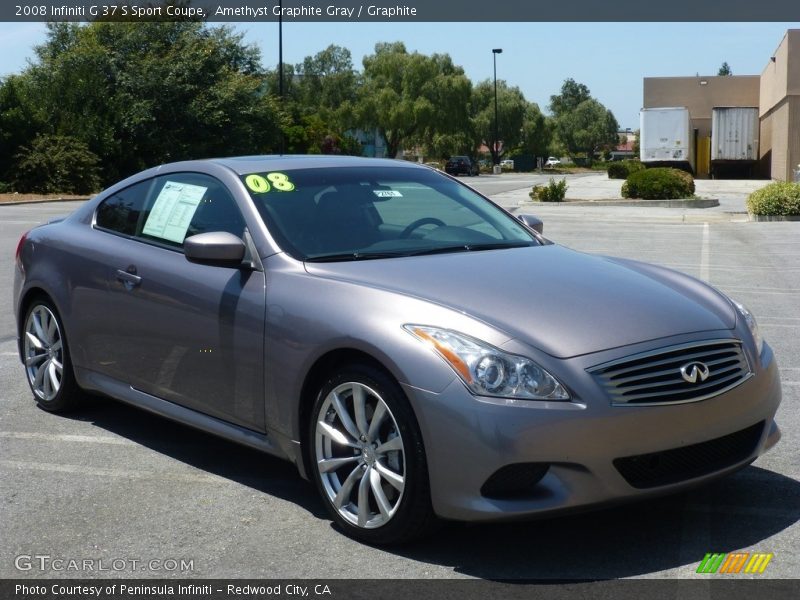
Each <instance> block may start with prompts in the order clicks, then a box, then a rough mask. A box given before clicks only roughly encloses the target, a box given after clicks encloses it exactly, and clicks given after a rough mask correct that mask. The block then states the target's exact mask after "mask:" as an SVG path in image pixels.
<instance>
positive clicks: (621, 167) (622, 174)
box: [608, 160, 647, 179]
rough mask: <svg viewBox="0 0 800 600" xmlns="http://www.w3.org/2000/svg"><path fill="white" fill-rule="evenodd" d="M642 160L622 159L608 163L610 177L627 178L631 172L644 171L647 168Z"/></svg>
mask: <svg viewBox="0 0 800 600" xmlns="http://www.w3.org/2000/svg"><path fill="white" fill-rule="evenodd" d="M646 168H647V167H645V166H644V165H643V164H642V163H641V161H638V160H621V161H618V162H612V163H611V164H610V165H608V178H609V179H627V178H628V175H630V174H631V173H636V172H637V171H643V170H644V169H646Z"/></svg>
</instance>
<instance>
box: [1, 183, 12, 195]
mask: <svg viewBox="0 0 800 600" xmlns="http://www.w3.org/2000/svg"><path fill="white" fill-rule="evenodd" d="M9 192H11V185H10V184H8V183H3V182H2V181H0V194H8V193H9Z"/></svg>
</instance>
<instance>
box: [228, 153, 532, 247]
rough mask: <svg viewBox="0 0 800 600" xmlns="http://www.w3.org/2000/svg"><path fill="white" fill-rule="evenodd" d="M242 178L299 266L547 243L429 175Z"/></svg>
mask: <svg viewBox="0 0 800 600" xmlns="http://www.w3.org/2000/svg"><path fill="white" fill-rule="evenodd" d="M242 180H243V181H244V183H245V185H246V187H247V189H248V191H249V192H250V195H251V197H252V198H253V201H254V202H255V205H256V208H257V209H258V211H259V213H260V214H261V218H262V219H263V220H264V222H265V223H266V225H267V227H268V228H269V230H270V233H272V235H273V236H274V238H275V240H276V241H277V242H278V244H279V245H280V246H281V248H282V249H283V250H285V251H286V252H288V253H289V254H290V255H291V256H293V257H294V258H297V259H298V260H310V261H335V260H363V259H373V258H392V257H399V256H414V255H421V254H434V253H437V254H438V253H444V252H468V251H478V250H495V249H502V248H512V247H519V246H537V245H540V242H539V241H538V239H537V238H536V237H535V236H534V235H533V234H532V233H530V232H529V231H528V230H527V229H526V228H525V227H524V226H523V225H522V224H521V223H519V222H518V221H517V220H516V219H514V218H512V217H509V216H508V215H507V214H506V213H504V212H503V211H502V210H500V209H499V208H497V207H496V206H495V205H493V204H492V203H491V202H488V201H487V200H486V199H484V198H483V197H481V196H480V195H479V194H477V193H476V192H474V191H472V190H471V189H470V188H468V187H467V186H465V185H462V184H460V183H458V182H456V181H453V180H451V179H449V178H447V177H444V176H442V175H440V174H438V173H436V172H435V171H433V170H429V169H413V168H407V167H345V168H312V169H293V170H286V171H280V172H274V171H273V172H263V173H250V174H247V175H243V176H242Z"/></svg>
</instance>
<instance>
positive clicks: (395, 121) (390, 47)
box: [354, 42, 472, 157]
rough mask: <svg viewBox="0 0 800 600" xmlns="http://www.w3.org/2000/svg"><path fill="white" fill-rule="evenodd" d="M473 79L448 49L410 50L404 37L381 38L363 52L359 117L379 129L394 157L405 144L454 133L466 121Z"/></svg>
mask: <svg viewBox="0 0 800 600" xmlns="http://www.w3.org/2000/svg"><path fill="white" fill-rule="evenodd" d="M471 87H472V86H471V84H470V81H469V79H467V77H466V76H465V75H464V71H463V69H462V68H461V67H457V66H455V65H454V64H453V61H452V60H451V59H450V57H449V56H448V55H446V54H434V55H432V56H425V55H422V54H419V53H417V52H413V53H409V52H408V51H407V50H406V48H405V46H404V45H403V44H402V43H401V42H395V43H380V44H376V46H375V54H372V55H370V56H366V57H364V72H363V85H362V86H361V87H360V88H359V94H358V102H357V106H356V107H355V112H354V114H355V117H356V118H357V121H358V123H359V124H360V125H361V126H362V127H365V128H373V127H374V128H377V130H378V132H379V133H380V134H381V135H382V136H383V138H384V140H386V148H387V152H388V155H389V156H392V157H393V156H396V155H397V154H398V152H399V151H400V149H401V148H402V147H403V146H404V145H409V144H424V143H425V142H426V141H427V140H431V139H434V137H435V136H436V135H446V134H455V133H458V132H459V131H461V130H462V129H463V127H464V123H466V122H467V119H468V113H467V106H468V103H469V99H470V92H471Z"/></svg>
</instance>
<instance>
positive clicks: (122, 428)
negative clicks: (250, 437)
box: [63, 394, 327, 519]
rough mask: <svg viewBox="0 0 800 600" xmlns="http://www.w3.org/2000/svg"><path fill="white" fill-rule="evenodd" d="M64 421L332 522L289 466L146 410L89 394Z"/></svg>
mask: <svg viewBox="0 0 800 600" xmlns="http://www.w3.org/2000/svg"><path fill="white" fill-rule="evenodd" d="M63 416H65V417H68V418H72V419H75V420H78V421H85V422H89V423H92V424H93V425H95V426H96V427H98V428H100V429H104V430H106V431H108V432H110V433H113V434H115V435H119V436H121V437H124V438H126V439H128V440H130V441H132V442H135V443H136V444H139V445H141V446H144V447H146V448H150V449H151V450H153V451H155V452H158V453H160V454H163V455H165V456H168V457H170V458H172V459H175V460H177V461H180V462H182V463H185V464H187V465H189V466H191V467H194V468H196V469H200V470H203V471H205V472H206V473H209V474H212V475H216V476H218V477H223V478H225V479H229V480H230V481H233V482H236V483H239V484H241V485H245V486H247V487H250V488H252V489H254V490H257V491H259V492H263V493H265V494H270V495H271V496H276V497H278V498H281V499H284V500H287V501H289V502H292V503H294V504H296V505H297V506H299V507H301V508H303V509H305V510H307V511H308V512H309V513H311V514H312V515H314V516H315V517H316V518H318V519H324V518H326V517H327V513H326V512H325V507H324V506H323V505H322V502H321V500H319V498H318V496H317V492H316V490H315V489H314V486H313V484H311V483H310V482H308V481H306V480H304V479H303V478H302V477H300V475H299V474H298V472H297V468H296V467H295V466H294V465H293V464H291V463H289V462H288V461H285V460H282V459H280V458H276V457H274V456H270V455H269V454H265V453H263V452H259V451H258V450H253V449H251V448H248V447H246V446H242V445H241V444H236V443H234V442H230V441H228V440H225V439H222V438H220V437H217V436H215V435H211V434H209V433H205V432H203V431H199V430H197V429H194V428H192V427H189V426H186V425H183V424H181V423H177V422H175V421H171V420H169V419H166V418H164V417H159V416H157V415H153V414H151V413H149V412H146V411H144V410H140V409H138V408H135V407H133V406H129V405H127V404H124V403H122V402H117V401H114V400H110V399H108V398H104V397H101V396H95V395H91V394H85V396H84V398H83V403H82V404H81V407H80V409H79V410H77V411H75V412H71V413H67V414H64V415H63Z"/></svg>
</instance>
